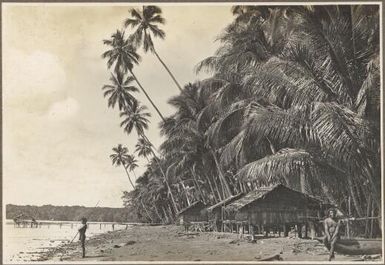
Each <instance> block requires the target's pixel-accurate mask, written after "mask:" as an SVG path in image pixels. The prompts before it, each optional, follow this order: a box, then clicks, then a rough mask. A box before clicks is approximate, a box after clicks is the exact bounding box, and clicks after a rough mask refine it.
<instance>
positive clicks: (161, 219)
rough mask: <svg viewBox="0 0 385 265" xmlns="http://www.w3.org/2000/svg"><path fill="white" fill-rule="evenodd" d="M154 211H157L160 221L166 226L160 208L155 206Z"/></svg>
mask: <svg viewBox="0 0 385 265" xmlns="http://www.w3.org/2000/svg"><path fill="white" fill-rule="evenodd" d="M154 209H155V213H156V215H157V216H158V218H159V220H160V221H161V222H162V224H164V219H163V218H162V215H161V214H160V213H159V211H158V207H157V205H156V204H154Z"/></svg>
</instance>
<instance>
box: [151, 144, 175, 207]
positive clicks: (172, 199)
mask: <svg viewBox="0 0 385 265" xmlns="http://www.w3.org/2000/svg"><path fill="white" fill-rule="evenodd" d="M151 152H152V155H153V156H154V158H155V161H156V163H157V164H158V167H159V169H160V172H161V173H162V175H163V178H164V181H165V182H166V186H167V190H168V193H169V194H170V197H171V201H172V205H173V207H174V210H175V213H177V212H178V211H179V210H178V207H177V205H176V202H175V199H174V195H173V194H172V191H171V187H170V184H169V183H168V180H167V177H166V174H165V173H164V171H163V168H162V166H161V165H160V163H159V159H158V157H157V156H156V155H155V153H154V151H153V150H152V149H151Z"/></svg>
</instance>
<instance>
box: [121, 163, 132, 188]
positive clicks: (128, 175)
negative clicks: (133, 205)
mask: <svg viewBox="0 0 385 265" xmlns="http://www.w3.org/2000/svg"><path fill="white" fill-rule="evenodd" d="M123 168H124V170H125V171H126V174H127V177H128V180H129V181H130V184H131V186H132V188H133V189H135V186H134V183H132V181H131V178H130V174H128V171H127V168H126V166H125V165H123Z"/></svg>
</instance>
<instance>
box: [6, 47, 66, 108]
mask: <svg viewBox="0 0 385 265" xmlns="http://www.w3.org/2000/svg"><path fill="white" fill-rule="evenodd" d="M65 88H66V73H65V71H64V69H63V67H62V65H61V63H60V60H59V58H58V57H57V56H56V55H54V54H52V53H49V52H45V51H40V50H35V51H34V52H32V53H24V52H21V51H20V50H17V49H14V48H9V49H7V50H6V52H4V53H3V98H4V103H5V106H13V107H19V108H24V109H26V110H27V111H29V112H36V111H44V109H45V108H47V106H49V104H50V103H51V102H52V101H55V100H57V99H58V98H60V96H61V95H60V94H61V93H63V92H64V91H65Z"/></svg>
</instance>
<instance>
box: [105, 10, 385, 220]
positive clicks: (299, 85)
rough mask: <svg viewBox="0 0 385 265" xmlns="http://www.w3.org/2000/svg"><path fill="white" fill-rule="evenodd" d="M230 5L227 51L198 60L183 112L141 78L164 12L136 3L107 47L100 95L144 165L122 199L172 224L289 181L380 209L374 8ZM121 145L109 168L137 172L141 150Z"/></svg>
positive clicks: (373, 211) (354, 208) (345, 204)
mask: <svg viewBox="0 0 385 265" xmlns="http://www.w3.org/2000/svg"><path fill="white" fill-rule="evenodd" d="M232 12H233V14H234V20H233V21H232V22H231V23H230V24H229V25H227V26H226V27H225V29H224V30H223V32H222V33H221V34H220V35H219V37H218V41H219V42H220V43H221V46H220V48H219V49H218V50H217V52H216V53H215V54H214V55H213V56H211V57H209V58H206V59H204V60H203V61H202V62H201V63H200V64H199V65H197V67H196V70H197V71H198V72H199V71H207V72H208V73H210V75H211V77H210V78H208V79H206V80H201V81H199V82H195V83H192V84H187V85H185V86H184V88H183V89H182V91H181V92H180V94H179V95H177V96H175V97H174V98H172V99H170V100H169V103H170V104H171V105H173V106H174V107H175V108H176V112H175V113H174V114H173V115H171V116H169V117H164V116H163V115H162V114H161V113H160V112H159V110H158V109H157V108H156V106H155V105H154V104H153V102H152V101H151V98H150V95H148V94H147V93H146V90H144V88H143V87H142V86H141V84H140V83H139V80H137V78H136V76H135V75H134V68H135V67H136V66H137V65H138V64H139V61H140V56H139V54H138V53H137V48H139V47H143V48H144V51H152V52H153V53H154V54H155V55H157V54H156V52H155V48H154V42H153V38H157V37H158V38H162V39H163V38H165V32H163V30H162V29H161V28H160V27H159V26H160V25H161V24H163V23H164V22H165V20H164V19H163V18H162V12H161V9H160V8H159V7H156V6H144V7H143V8H142V9H141V10H139V9H131V10H130V11H129V15H130V16H129V18H127V20H126V22H125V25H126V26H129V27H132V28H134V29H135V30H134V31H133V32H132V34H131V35H129V36H127V37H125V33H124V32H122V31H117V32H116V33H115V34H113V35H112V36H111V39H110V40H105V41H104V43H105V44H106V45H108V46H109V47H110V50H108V51H107V52H106V53H104V54H103V57H104V58H107V59H108V67H109V68H110V67H112V66H114V71H115V72H114V74H112V77H111V82H112V83H111V84H110V85H106V86H104V91H105V93H104V96H106V97H108V106H109V107H115V106H116V105H117V106H118V108H119V110H120V112H121V117H123V118H124V120H123V121H122V123H121V126H122V127H123V129H124V130H125V131H126V132H127V133H131V132H132V131H136V133H137V134H138V136H139V141H138V144H137V145H136V152H137V153H138V155H139V156H143V157H146V158H147V160H148V165H147V170H146V171H145V172H144V174H143V175H142V176H140V177H139V178H138V179H137V181H136V184H135V185H134V184H133V183H132V186H133V187H134V188H135V189H134V190H133V191H132V192H130V193H125V194H124V196H123V197H124V200H125V204H126V205H131V206H133V207H135V208H136V210H137V212H138V213H142V218H143V220H145V221H153V222H155V221H163V222H172V221H173V220H174V219H175V214H176V213H177V212H178V211H179V210H180V209H182V208H184V207H186V206H188V205H190V204H191V203H192V202H194V201H197V200H202V201H203V202H205V203H206V204H213V203H216V202H218V201H220V200H222V199H224V198H227V197H229V196H231V195H234V194H237V193H240V192H247V191H250V190H251V189H253V188H254V187H256V186H261V185H268V184H273V183H283V184H284V185H287V186H289V187H291V188H293V189H296V190H299V191H302V192H305V193H308V194H311V195H314V196H317V197H319V198H321V199H323V200H324V201H327V202H330V203H332V204H335V205H337V206H339V207H340V208H341V209H342V210H343V211H345V213H347V214H349V213H350V215H351V216H355V217H362V216H368V215H369V216H373V215H374V216H378V215H380V214H381V212H380V207H381V189H380V187H381V178H380V122H379V119H380V59H379V9H378V6H368V5H366V6H362V5H356V6H348V5H343V6H272V7H267V6H234V7H233V8H232ZM161 62H162V63H163V64H164V62H163V61H161ZM167 70H168V72H169V73H170V70H169V69H168V68H167ZM171 76H172V75H171ZM172 77H173V76H172ZM173 80H174V81H175V82H176V80H175V78H174V77H173ZM134 81H135V82H136V84H137V85H138V86H139V87H140V89H141V90H142V91H143V92H144V93H145V94H146V96H147V98H148V100H149V101H150V103H151V104H152V105H153V107H154V108H155V109H156V111H157V113H158V115H159V116H160V117H161V119H162V123H161V125H160V130H161V134H162V135H163V136H165V138H166V140H165V141H164V143H163V144H162V145H161V146H160V149H159V150H156V149H155V148H154V147H153V146H152V144H151V143H150V141H149V140H148V138H147V137H146V135H145V130H146V129H147V128H148V119H147V118H148V117H149V113H148V112H147V109H146V108H145V107H144V106H142V105H140V103H139V102H138V101H137V100H136V99H135V96H134V93H135V92H136V91H138V89H137V88H136V87H135V86H134V85H133V84H132V83H133V82H134ZM176 85H177V86H178V87H180V86H179V84H178V83H177V82H176ZM113 150H114V154H113V155H111V158H112V159H113V163H114V164H116V165H123V168H124V169H125V172H126V174H127V176H128V178H129V179H130V174H129V172H134V170H135V167H136V159H135V157H134V155H133V154H129V153H128V149H127V148H126V147H123V146H121V145H118V146H117V147H116V148H114V149H113ZM156 153H159V154H158V155H157V154H156Z"/></svg>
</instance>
